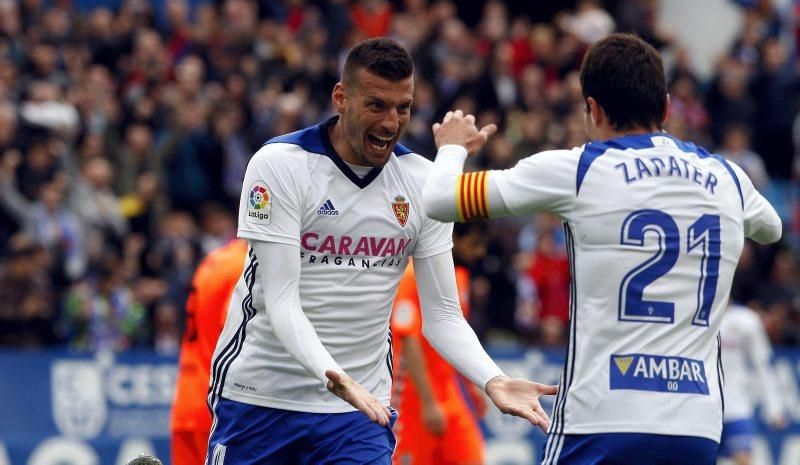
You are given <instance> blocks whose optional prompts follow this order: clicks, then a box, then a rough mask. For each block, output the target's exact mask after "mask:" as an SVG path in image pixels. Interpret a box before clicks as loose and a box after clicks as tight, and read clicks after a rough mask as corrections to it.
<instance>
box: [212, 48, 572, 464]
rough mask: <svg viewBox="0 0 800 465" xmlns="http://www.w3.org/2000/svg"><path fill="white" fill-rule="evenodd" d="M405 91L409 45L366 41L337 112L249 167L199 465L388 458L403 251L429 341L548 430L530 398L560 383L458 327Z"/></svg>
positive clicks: (448, 258) (440, 228)
mask: <svg viewBox="0 0 800 465" xmlns="http://www.w3.org/2000/svg"><path fill="white" fill-rule="evenodd" d="M412 94H413V64H412V61H411V57H410V56H409V54H408V52H406V51H405V50H404V49H403V48H402V47H400V46H399V45H397V43H395V42H393V41H391V40H388V39H370V40H367V41H364V42H362V43H360V44H358V45H357V46H355V47H354V48H353V49H352V50H351V51H350V53H349V55H348V57H347V59H346V61H345V65H344V70H343V74H342V80H341V82H339V83H337V84H336V86H335V87H334V89H333V92H332V102H333V106H334V107H335V109H336V111H337V112H338V114H339V115H338V116H337V117H334V118H331V119H329V120H328V121H325V122H322V123H320V124H317V125H315V126H311V127H309V128H306V129H303V130H300V131H298V132H295V133H292V134H287V135H284V136H280V137H277V138H275V139H272V140H270V141H268V142H267V143H266V144H265V145H264V146H263V147H262V148H261V149H260V150H259V151H258V152H257V153H256V154H255V156H254V157H253V158H252V160H251V161H250V164H249V165H248V168H247V173H246V174H245V179H244V184H243V186H242V197H241V203H240V211H239V230H238V235H239V237H242V238H245V239H247V240H248V242H249V243H250V250H249V254H248V257H247V259H246V263H245V269H244V272H243V274H242V277H241V279H240V280H239V283H238V284H237V287H236V289H235V291H234V295H233V297H232V299H231V304H230V308H229V310H228V316H227V320H226V323H225V327H224V329H223V331H222V334H221V336H220V339H219V342H218V343H217V347H216V350H215V352H214V358H213V363H212V375H211V388H210V390H209V404H210V407H211V409H212V412H213V423H212V432H211V437H210V440H209V449H208V450H209V452H208V456H207V464H208V465H212V464H213V465H223V464H224V465H245V464H247V465H250V464H252V465H255V464H259V465H261V464H270V465H282V464H286V465H305V464H309V465H311V464H313V465H326V464H329V465H332V464H387V465H388V464H390V462H391V454H392V451H393V449H394V444H395V442H394V436H393V435H392V432H391V424H392V423H393V422H394V419H395V415H396V414H395V412H392V411H390V410H389V407H388V406H389V396H390V391H391V386H390V385H391V380H392V353H391V347H392V335H391V332H390V331H389V317H390V314H391V308H392V300H393V298H394V295H395V293H396V289H397V285H398V282H399V280H400V278H401V276H402V275H403V271H404V269H405V267H406V265H407V263H408V260H409V257H410V256H413V257H414V262H415V269H416V272H417V276H418V279H419V292H420V301H421V305H422V313H423V325H424V332H425V334H426V337H427V338H428V340H429V341H430V342H431V344H432V345H433V346H434V347H435V348H436V349H437V350H438V351H439V352H440V353H441V354H442V355H443V356H444V357H445V358H446V359H447V360H448V361H449V362H450V363H451V364H452V365H453V366H454V367H456V368H457V369H458V370H459V371H460V372H461V373H463V374H464V375H465V376H466V377H468V378H469V379H470V380H471V381H472V382H474V383H476V384H478V385H479V386H481V387H483V388H484V389H485V391H486V393H487V395H488V396H489V397H490V398H491V399H492V401H493V402H494V403H495V405H497V406H498V408H499V409H500V410H501V411H503V412H505V413H510V414H514V415H518V416H521V417H524V418H526V419H528V420H529V421H531V422H532V423H533V424H538V425H539V426H541V427H542V428H546V427H547V425H548V421H549V419H548V417H547V415H546V413H545V412H544V411H543V410H542V408H541V405H540V404H539V400H538V397H539V395H541V394H555V391H556V387H555V386H543V385H540V384H537V383H533V382H530V381H525V380H520V379H509V378H508V377H506V376H504V375H503V373H502V371H501V370H500V369H499V368H498V367H497V366H496V365H495V364H494V362H492V360H491V359H490V358H489V356H488V355H487V354H486V353H485V352H484V350H483V348H482V347H481V345H480V343H479V342H478V339H477V338H476V337H475V334H474V333H473V332H472V330H471V328H470V327H469V325H468V324H467V323H466V321H464V318H463V316H462V313H461V309H460V306H459V300H458V291H457V288H456V280H455V274H454V266H453V259H452V255H451V251H450V249H451V247H452V240H451V234H452V224H445V223H440V222H438V221H434V220H431V219H429V218H428V217H426V216H425V215H424V213H423V211H422V207H421V204H420V195H421V191H422V185H423V183H424V180H425V176H426V175H427V173H428V171H429V169H430V167H431V163H430V162H429V161H427V160H426V159H424V158H423V157H421V156H419V155H417V154H414V153H411V151H409V150H408V149H406V148H405V147H403V146H401V145H399V144H397V140H398V139H399V138H400V136H401V135H402V134H403V131H404V130H405V128H406V126H407V124H408V121H409V117H410V112H411V103H412Z"/></svg>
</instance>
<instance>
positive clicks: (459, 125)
mask: <svg viewBox="0 0 800 465" xmlns="http://www.w3.org/2000/svg"><path fill="white" fill-rule="evenodd" d="M496 131H497V126H495V125H494V124H489V125H487V126H484V127H482V128H481V129H480V130H478V127H477V126H475V117H474V116H472V115H466V116H464V112H462V111H461V110H456V111H448V112H447V114H446V115H445V116H444V120H442V122H441V123H436V124H434V125H433V138H434V140H435V141H436V147H437V148H439V147H441V146H443V145H448V144H456V145H461V146H463V147H464V148H466V149H467V153H469V154H470V155H472V154H474V153H476V152H477V151H478V150H480V149H481V147H483V145H484V144H485V143H486V141H487V140H489V137H490V136H491V135H492V134H494V133H495V132H496Z"/></svg>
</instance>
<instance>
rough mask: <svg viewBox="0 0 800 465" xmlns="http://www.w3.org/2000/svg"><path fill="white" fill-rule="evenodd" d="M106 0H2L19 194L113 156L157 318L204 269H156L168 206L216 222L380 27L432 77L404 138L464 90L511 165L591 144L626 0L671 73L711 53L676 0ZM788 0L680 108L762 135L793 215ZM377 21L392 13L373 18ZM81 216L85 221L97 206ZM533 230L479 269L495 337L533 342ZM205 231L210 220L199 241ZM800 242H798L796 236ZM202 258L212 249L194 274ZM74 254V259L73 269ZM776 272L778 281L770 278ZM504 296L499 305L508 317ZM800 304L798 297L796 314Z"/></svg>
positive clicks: (718, 139)
mask: <svg viewBox="0 0 800 465" xmlns="http://www.w3.org/2000/svg"><path fill="white" fill-rule="evenodd" d="M87 3H88V4H90V5H89V6H87V5H86V4H85V3H83V2H75V3H74V4H71V5H70V6H69V7H67V6H65V5H66V4H64V3H63V2H43V1H25V2H15V1H2V0H0V31H2V33H0V156H3V154H5V153H7V152H8V151H9V149H16V150H17V151H18V153H19V154H20V155H19V159H20V162H19V163H18V164H17V165H16V169H15V175H16V177H15V180H14V181H13V186H14V187H15V188H16V191H17V192H19V193H21V194H22V197H23V198H25V199H26V200H27V201H29V202H31V203H30V204H29V205H31V206H32V205H37V204H42V200H43V199H42V195H43V194H45V195H51V196H52V194H53V190H52V189H47V188H44V189H43V188H42V187H43V186H45V185H48V184H50V183H52V182H54V181H55V182H56V183H57V184H59V186H60V187H59V190H60V193H59V194H58V196H60V197H63V198H64V199H71V198H74V194H75V191H76V190H78V186H79V183H78V182H66V181H65V180H66V179H76V180H77V179H79V178H80V177H81V176H80V173H81V171H82V169H83V168H84V167H85V165H86V163H87V162H88V161H89V159H90V158H102V159H104V160H106V161H107V162H110V163H111V165H112V166H113V180H112V181H111V186H110V187H111V189H112V190H113V192H114V195H115V196H116V197H117V198H118V200H119V210H120V212H121V214H122V216H123V218H124V222H125V223H127V225H128V226H127V227H128V228H129V229H128V230H129V231H130V233H131V234H136V235H137V237H138V238H140V239H141V241H143V243H142V244H141V247H138V246H137V247H133V248H129V250H130V254H131V255H130V256H127V257H126V258H125V259H124V262H125V263H131V264H132V263H138V264H139V265H138V266H136V267H133V266H131V267H128V268H129V269H136V270H137V271H136V272H135V273H133V274H131V275H128V276H127V277H126V280H127V281H128V284H129V285H130V286H131V287H132V288H133V289H140V288H141V289H146V292H145V294H146V295H147V298H146V300H147V302H148V303H147V304H146V305H147V307H148V312H147V315H148V316H147V317H148V319H152V318H154V317H155V316H156V313H155V308H156V306H157V305H158V303H159V302H160V299H166V298H167V297H166V296H165V295H162V296H160V297H158V295H159V294H160V292H158V289H163V288H164V287H165V286H166V287H169V288H171V289H177V288H180V287H186V286H188V279H183V280H179V281H180V284H174V283H173V284H169V283H168V282H167V281H168V280H169V279H170V278H169V277H168V276H166V275H162V274H161V273H160V272H159V270H153V269H152V268H150V267H149V265H148V264H147V261H148V259H147V258H146V257H147V256H148V255H151V252H152V251H153V250H154V249H155V248H160V246H157V243H158V242H159V239H158V235H159V231H160V227H161V226H160V225H161V221H162V217H164V215H165V214H166V213H165V212H169V211H175V210H181V211H184V212H188V213H189V214H190V215H191V217H192V221H193V222H195V223H198V224H199V223H200V222H202V216H203V212H204V211H205V204H206V203H209V202H211V203H217V204H219V205H222V206H223V207H224V208H228V209H229V210H230V211H231V212H234V211H235V208H236V199H237V198H238V192H239V189H240V187H241V186H240V182H241V179H242V176H243V173H244V171H243V170H244V167H245V166H246V163H247V161H248V159H249V157H250V154H252V153H253V152H254V151H255V150H256V149H257V148H258V147H259V146H260V145H261V144H262V143H263V142H264V141H265V140H267V139H268V138H270V137H273V136H275V135H277V134H280V133H288V132H291V131H293V130H296V129H299V128H302V127H305V126H307V125H309V124H311V123H313V122H315V121H319V120H321V119H324V118H325V116H326V115H329V114H331V112H332V110H331V108H330V107H329V103H328V94H327V89H329V88H330V87H331V86H332V85H333V84H334V83H335V82H336V80H337V79H338V77H339V75H340V72H341V65H342V63H343V60H342V59H343V57H344V51H346V50H347V49H348V48H349V46H351V45H352V44H354V43H355V42H357V41H358V40H360V39H362V38H364V37H365V36H366V35H367V34H372V33H376V32H375V31H372V32H370V31H367V32H364V31H362V26H363V27H365V28H366V29H370V28H373V27H375V28H378V29H379V31H377V32H378V33H382V34H389V35H391V36H392V37H394V38H396V39H397V40H399V41H400V42H401V43H402V44H404V45H405V46H407V48H409V49H410V50H411V51H412V56H413V57H414V60H415V65H416V68H417V70H418V72H417V73H416V78H417V82H416V83H415V88H416V95H415V103H414V109H413V111H414V118H413V119H412V123H411V125H410V127H409V130H408V131H407V133H406V137H405V138H404V140H403V141H401V142H403V143H405V144H406V145H407V146H408V147H409V148H411V149H413V150H415V151H417V152H418V153H421V154H423V155H427V156H432V154H433V143H432V135H431V132H430V125H431V124H432V123H433V122H434V121H435V120H437V119H439V118H441V116H442V115H443V114H444V112H445V111H446V109H448V108H450V107H452V106H453V105H454V104H455V103H456V102H458V105H459V106H463V105H472V106H473V107H474V108H477V109H479V110H480V111H479V114H477V115H476V116H477V117H478V119H479V120H482V121H485V123H484V124H486V123H488V122H495V123H498V124H499V126H500V129H501V130H500V133H501V134H498V136H496V137H497V138H498V139H502V141H501V142H498V143H497V146H498V147H497V148H495V149H493V150H500V149H502V150H500V152H501V155H504V156H507V157H508V159H509V160H511V164H513V161H514V160H517V159H519V158H520V157H521V156H523V155H525V154H528V153H532V152H535V151H538V150H543V149H546V148H553V147H562V146H571V145H580V144H582V143H584V142H585V137H583V136H582V132H581V131H580V130H577V131H576V130H575V128H576V127H577V128H578V129H580V123H581V115H582V111H581V110H582V103H581V99H580V92H578V93H577V97H578V98H577V99H576V98H575V96H576V93H575V89H576V85H575V83H576V82H577V80H576V77H577V74H576V70H577V68H578V65H579V63H580V58H581V57H582V54H583V53H584V51H585V48H586V46H587V45H588V44H589V42H590V41H591V40H592V39H593V37H595V35H597V34H599V32H597V31H605V30H608V28H609V27H611V26H609V24H611V23H610V22H609V21H608V15H607V12H605V11H604V10H605V8H603V7H609V6H613V7H614V8H613V9H612V10H610V12H611V13H613V15H612V18H613V21H614V22H615V23H616V28H617V29H619V30H628V31H636V32H638V33H639V34H640V35H641V36H642V37H645V38H646V39H648V40H649V41H650V42H651V43H654V44H656V45H658V46H660V47H665V48H671V49H672V50H673V51H675V55H676V66H675V69H676V70H678V71H670V73H669V75H670V80H671V81H672V80H673V77H674V76H676V75H677V74H680V73H684V72H687V71H688V72H689V73H691V72H692V71H693V70H692V69H691V66H688V65H687V63H688V62H689V61H688V57H690V55H689V54H691V51H683V52H682V51H680V49H681V48H685V47H682V44H681V43H680V41H679V39H678V38H677V37H676V36H675V35H671V34H668V33H666V32H665V31H664V30H663V29H662V28H660V26H659V23H660V22H659V18H658V14H659V9H660V7H659V2H655V1H652V0H623V1H618V2H596V1H585V2H576V4H577V5H578V6H577V8H575V9H569V10H564V11H563V14H558V11H557V10H558V9H559V8H558V7H553V8H542V9H537V10H536V11H531V10H528V11H523V9H522V8H521V7H520V5H521V4H520V2H510V1H509V2H503V1H491V2H489V1H487V2H484V3H485V6H483V8H482V9H478V10H476V12H473V11H470V10H468V9H466V8H464V7H463V6H460V5H457V4H456V3H455V2H452V1H449V0H437V1H432V2H426V1H421V0H407V1H403V2H390V1H385V0H381V1H375V0H364V1H357V2H347V1H343V0H336V1H330V2H294V1H286V0H275V1H269V2H263V1H261V2H258V1H255V0H221V1H219V2H187V1H185V0H168V1H164V2H155V1H153V0H143V1H124V2H117V3H118V6H110V5H111V4H108V3H107V4H104V5H99V4H98V2H87ZM100 3H102V2H100ZM112 3H113V2H112ZM745 3H746V4H745ZM755 3H761V2H755ZM770 3H771V2H763V4H761V5H755V6H754V2H742V29H741V31H740V32H739V34H738V36H737V37H736V38H735V40H734V42H733V43H732V45H731V47H730V49H729V50H727V51H726V54H725V55H726V56H725V57H720V64H719V65H718V66H717V68H716V69H717V71H716V73H715V76H714V77H713V78H712V79H711V80H709V81H706V80H704V79H700V78H693V79H694V81H693V83H692V85H691V86H689V85H685V84H687V83H686V80H681V81H678V82H676V87H677V88H676V90H677V91H678V92H677V93H676V96H675V98H676V101H678V100H680V103H679V104H678V105H677V106H676V109H678V110H680V109H679V108H678V107H683V108H684V109H686V108H688V109H690V110H691V111H689V112H686V111H677V110H676V115H675V117H674V118H673V121H672V122H671V123H670V126H669V127H668V129H669V130H670V131H671V132H673V133H674V134H676V135H678V136H686V135H687V134H688V135H690V136H692V137H693V136H694V135H695V134H696V135H697V138H698V139H699V140H703V141H705V140H709V139H710V140H712V141H713V142H714V143H715V144H716V147H709V148H716V149H720V148H721V147H722V144H723V140H724V139H723V136H724V133H725V131H726V128H728V127H729V126H730V125H732V124H736V125H742V126H743V127H745V128H746V129H747V131H748V132H749V133H750V134H751V135H752V147H751V149H752V150H753V151H754V152H755V153H758V155H760V156H761V157H762V158H763V161H764V164H765V166H766V168H767V170H769V171H768V173H769V175H770V179H769V180H767V181H766V185H765V186H764V190H765V192H767V193H770V192H776V194H775V195H778V196H782V198H784V199H785V200H784V202H783V203H785V204H786V207H785V208H783V209H780V208H779V211H781V213H782V214H784V215H792V216H798V211H800V210H798V211H792V210H790V208H789V207H790V206H791V205H790V204H789V202H790V201H791V199H790V197H789V195H790V193H791V192H792V189H791V186H787V185H786V183H787V182H792V183H794V182H795V181H793V180H792V179H793V178H792V176H793V171H792V168H793V167H792V165H791V158H792V157H793V156H794V153H795V152H796V151H797V145H798V144H797V142H796V141H794V140H792V139H791V137H792V133H791V129H792V125H793V124H795V122H796V121H800V120H798V119H797V118H796V116H797V109H796V108H795V106H794V102H793V97H792V96H796V95H797V89H796V85H795V84H794V82H795V81H796V80H797V70H796V69H795V68H794V67H793V65H792V63H793V60H794V57H792V56H791V53H786V52H787V51H794V52H795V53H796V49H797V47H794V49H791V48H790V49H786V50H783V51H781V47H780V46H779V44H776V41H775V40H774V39H775V38H779V39H780V41H782V42H783V43H785V44H786V45H789V46H791V45H792V43H793V40H790V41H788V42H786V39H787V38H788V39H793V38H792V37H788V36H787V35H786V34H783V33H784V32H786V31H784V29H785V27H786V24H787V23H786V18H784V17H783V16H781V13H780V11H779V10H777V9H776V8H774V7H772V6H769V4H770ZM484 11H485V14H483V12H484ZM545 11H547V13H543V12H545ZM552 12H556V13H557V14H555V15H553V14H552ZM587 12H588V13H587ZM374 15H377V17H380V19H381V20H380V21H378V22H369V20H365V19H364V18H370V17H372V16H374ZM524 15H529V18H526V17H525V16H524ZM356 17H357V19H358V21H360V23H359V24H356V22H355V21H356V19H355V18H356ZM568 18H571V19H568ZM565 20H566V21H565ZM364 21H366V22H364ZM576 23H577V24H578V26H575V24H576ZM364 25H365V26H364ZM587 25H588V26H589V27H586V26H587ZM789 32H790V33H793V32H794V31H789ZM765 52H766V53H765ZM773 63H774V64H775V65H776V66H775V67H773V65H772V64H773ZM773 68H774V69H773ZM751 85H752V87H751ZM577 88H578V90H579V87H577ZM684 91H687V92H688V93H684ZM677 94H680V95H677ZM684 96H688V97H689V98H688V100H687V99H686V98H684ZM776 96H777V97H776ZM704 113H705V116H703V114H704ZM682 114H686V115H688V116H687V117H683V116H681V115H682ZM704 118H705V120H704ZM576 123H577V124H576ZM798 127H800V124H798ZM776 131H777V132H780V134H777V136H775V137H773V136H772V133H773V132H776ZM796 132H797V134H800V131H796ZM797 138H798V140H800V137H797ZM777 144H780V147H778V145H777ZM496 155H497V154H495V153H493V154H491V155H490V154H489V152H488V151H487V153H486V155H485V156H481V157H479V158H478V159H476V160H475V165H476V167H481V168H485V167H490V165H492V166H491V167H494V166H493V165H494V164H495V163H497V161H498V160H495V159H494V157H495V156H496ZM490 157H491V158H492V159H489V158H490ZM12 158H13V157H12ZM501 158H502V157H501ZM70 164H71V165H70ZM94 164H95V165H97V166H99V165H100V164H102V162H99V163H94ZM0 204H2V208H0V210H2V211H0V244H2V245H0V267H2V266H3V265H4V264H5V263H7V261H8V257H7V256H6V254H7V252H6V251H5V250H4V249H7V245H6V244H7V238H9V237H11V236H12V235H13V234H14V233H17V232H19V231H22V230H24V229H26V228H27V226H26V225H25V224H26V221H27V220H24V221H22V222H20V217H19V215H17V214H15V213H13V210H10V209H9V208H8V202H7V199H5V198H4V199H0ZM70 210H72V211H71V212H69V215H74V214H79V213H80V214H84V212H82V211H77V210H74V209H70ZM68 211H69V210H68ZM28 213H29V212H28ZM28 213H26V215H25V216H26V217H28V216H29V214H28ZM69 215H68V216H69ZM167 216H168V217H169V216H170V215H167ZM36 221H37V222H38V221H45V217H44V216H42V217H41V219H40V220H36ZM104 221H107V220H104ZM794 222H795V223H796V222H797V221H796V220H795V221H794ZM66 223H69V221H66ZM66 223H65V224H66ZM787 223H788V222H787ZM44 224H52V223H46V222H45V223H44ZM80 226H84V225H80ZM523 226H524V223H523V222H514V223H507V224H505V223H504V224H503V225H502V226H499V225H494V224H493V225H492V226H491V227H490V243H489V254H488V256H487V257H486V259H485V260H484V261H483V263H484V264H482V265H481V266H479V267H478V270H477V271H476V273H477V274H478V276H477V280H476V282H482V283H485V284H486V286H484V287H482V288H481V290H480V292H485V293H486V294H485V296H483V297H481V296H477V297H476V299H475V302H474V308H473V313H474V315H475V318H476V320H475V321H477V322H482V323H481V324H484V325H488V326H485V327H484V328H483V329H485V330H487V332H485V333H484V332H482V333H483V334H486V336H487V337H490V338H491V337H494V336H493V334H496V333H502V334H505V335H506V336H509V337H519V333H518V332H517V330H516V329H515V327H514V326H515V325H514V312H515V308H516V305H515V299H516V291H515V289H516V281H517V277H518V270H517V269H515V268H514V263H517V260H515V259H514V258H513V256H514V254H515V253H516V252H517V243H518V241H517V240H516V238H517V237H516V236H517V235H518V234H519V231H520V229H521V228H522V227H523ZM34 229H35V228H34ZM38 229H39V231H40V235H41V234H43V233H42V231H43V230H44V228H38ZM62 229H64V230H65V231H68V230H69V229H70V228H62ZM48 234H49V235H52V232H51V233H48ZM199 234H200V232H199V230H198V231H195V232H193V233H192V235H197V237H193V238H192V240H195V241H197V240H199ZM114 236H115V235H114V234H111V235H105V236H104V238H103V240H102V242H103V244H102V246H101V247H100V248H101V249H114V248H122V249H124V248H125V245H124V243H125V242H126V239H123V240H120V238H119V237H116V238H115V237H114ZM67 237H70V240H71V241H72V240H73V239H72V236H70V235H67ZM140 239H136V240H135V241H134V242H136V241H139V240H140ZM788 240H789V243H791V244H797V243H798V241H797V239H796V235H793V236H790V237H788ZM37 241H39V239H37ZM81 241H83V239H81ZM198 244H199V242H198ZM794 246H795V245H792V247H794ZM47 247H48V249H50V247H51V246H50V245H48V246H47ZM81 247H82V251H81V252H75V253H76V254H75V255H74V256H80V255H81V254H83V255H84V257H83V258H82V259H81V260H83V261H84V264H83V265H81V266H75V265H72V268H71V271H70V276H71V277H69V278H66V277H63V275H64V272H63V271H62V272H59V274H60V275H62V277H56V278H54V284H53V293H54V296H55V297H54V302H55V305H56V315H57V314H58V313H59V312H60V311H62V310H63V308H64V302H65V300H64V298H65V292H66V291H67V290H68V289H69V286H70V284H71V282H72V281H74V280H77V279H80V278H81V277H83V275H84V274H85V273H86V272H87V271H89V272H96V271H97V268H96V267H97V264H96V263H89V262H88V261H87V259H86V257H85V254H86V253H87V249H86V248H85V246H84V245H81ZM56 248H61V249H64V245H63V244H62V245H60V246H58V247H56ZM70 250H72V251H73V252H74V251H75V250H80V248H79V249H73V248H72V245H70ZM137 250H138V251H137ZM759 250H761V249H760V248H759ZM134 251H136V253H134ZM159 253H161V252H159ZM796 253H797V251H796V250H794V249H792V254H793V255H796ZM202 254H203V252H200V253H196V254H193V255H192V258H191V260H188V261H189V262H191V265H190V266H189V268H191V267H193V266H194V265H195V264H196V262H197V261H198V260H199V259H200V258H201V257H202ZM759 254H760V255H763V254H767V255H768V254H769V252H763V251H762V252H759ZM56 262H58V260H56V261H54V265H53V266H54V267H55V268H54V269H56V270H58V269H63V268H62V267H61V265H59V264H57V263H56ZM79 262H80V260H78V261H74V258H73V263H79ZM758 279H759V281H760V282H765V281H768V280H769V279H770V274H768V273H763V274H761V275H760V276H759V277H758ZM176 292H177V291H176ZM186 292H187V289H183V290H182V291H180V292H178V294H181V293H182V294H183V295H184V296H185V295H186ZM173 294H174V293H171V294H170V295H173ZM178 294H174V295H178ZM172 298H173V297H169V299H172ZM756 300H757V301H758V302H756V304H758V303H759V302H760V303H761V304H762V305H763V304H764V302H761V301H760V298H757V299H756ZM170 302H171V303H172V304H178V303H179V301H172V300H170ZM485 302H493V303H497V304H496V305H493V306H492V308H491V312H489V311H487V308H488V307H487V305H486V304H485ZM756 306H757V305H756ZM796 307H797V304H796V303H791V304H790V310H791V312H790V313H794V312H797V311H798V309H796ZM765 308H766V307H765ZM764 315H765V316H768V314H767V313H764ZM149 323H153V321H150V322H149ZM787 324H793V323H792V322H791V320H789V321H788V322H787ZM151 327H154V326H151ZM493 329H500V330H502V331H499V332H498V331H493ZM149 340H153V338H152V335H150V338H149Z"/></svg>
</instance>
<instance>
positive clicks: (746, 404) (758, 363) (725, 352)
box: [720, 305, 783, 422]
mask: <svg viewBox="0 0 800 465" xmlns="http://www.w3.org/2000/svg"><path fill="white" fill-rule="evenodd" d="M720 337H721V338H722V367H723V368H724V370H725V389H724V391H723V392H724V393H725V418H724V420H725V422H731V421H736V420H744V419H749V418H752V417H753V410H754V407H755V404H756V403H757V400H760V399H763V402H764V407H765V408H766V415H767V418H775V417H778V416H780V415H781V413H782V411H783V405H782V402H781V394H780V390H779V389H778V382H777V378H776V377H775V374H774V372H773V370H772V366H771V365H770V359H771V358H772V348H771V347H770V344H769V339H768V338H767V334H766V332H765V331H764V325H763V323H761V317H759V316H758V314H757V313H756V312H754V311H753V310H750V309H749V308H747V307H745V306H742V305H731V306H729V307H728V308H727V309H725V316H723V318H722V326H721V327H720Z"/></svg>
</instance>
